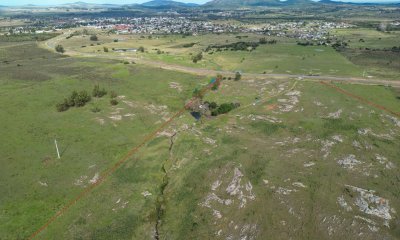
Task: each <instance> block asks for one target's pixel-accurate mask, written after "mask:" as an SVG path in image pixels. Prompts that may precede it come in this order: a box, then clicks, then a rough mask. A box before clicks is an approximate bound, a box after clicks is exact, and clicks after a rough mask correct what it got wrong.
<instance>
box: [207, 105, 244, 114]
mask: <svg viewBox="0 0 400 240" xmlns="http://www.w3.org/2000/svg"><path fill="white" fill-rule="evenodd" d="M211 104H213V103H210V105H209V108H210V110H211V116H218V115H220V114H225V113H228V112H230V111H232V110H233V109H235V108H238V107H239V106H240V104H239V103H223V104H221V105H220V106H219V107H218V105H217V104H216V103H214V104H215V105H214V104H213V106H212V107H215V108H214V109H212V108H211Z"/></svg>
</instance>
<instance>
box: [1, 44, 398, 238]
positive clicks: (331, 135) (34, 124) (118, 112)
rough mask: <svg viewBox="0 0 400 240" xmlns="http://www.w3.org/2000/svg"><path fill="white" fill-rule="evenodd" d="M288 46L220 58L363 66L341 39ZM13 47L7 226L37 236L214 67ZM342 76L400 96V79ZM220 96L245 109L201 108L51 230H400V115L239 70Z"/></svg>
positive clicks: (353, 234)
mask: <svg viewBox="0 0 400 240" xmlns="http://www.w3.org/2000/svg"><path fill="white" fill-rule="evenodd" d="M74 38H75V37H74ZM74 38H72V40H71V41H75V40H74ZM205 38H206V39H207V40H208V41H211V40H210V38H209V36H206V37H205ZM111 39H113V37H110V40H111ZM85 41H89V40H85ZM100 41H101V36H100ZM135 41H136V40H135ZM137 41H146V42H149V43H146V44H148V45H146V44H144V43H143V44H141V45H143V46H145V47H146V48H148V47H147V46H150V44H152V43H151V42H152V41H160V44H162V43H163V42H164V40H162V41H161V40H149V39H146V40H137ZM176 41H177V42H173V44H174V45H179V44H181V43H182V42H181V39H179V41H178V39H176ZM182 41H183V40H182ZM184 41H187V42H191V41H192V39H184ZM63 44H64V43H63ZM70 44H71V46H68V45H67V44H65V46H66V48H67V49H68V48H72V46H73V45H76V44H77V43H76V42H74V43H72V42H71V43H70ZM112 44H115V46H119V45H117V44H118V43H112ZM281 44H282V45H281ZM281 44H278V45H276V46H273V48H272V46H269V45H267V46H262V47H260V48H259V49H257V50H256V51H254V52H253V53H252V54H251V56H250V54H249V55H247V53H240V54H242V55H239V57H238V56H234V55H233V52H232V53H231V52H222V53H219V55H218V54H214V55H213V56H212V58H213V59H218V57H220V59H218V60H216V62H218V63H219V64H220V63H222V62H223V61H224V60H225V61H226V59H231V60H230V61H229V62H227V65H228V63H230V64H231V65H229V67H232V68H247V70H248V71H254V72H259V71H263V70H265V69H263V70H261V68H258V67H259V66H261V65H264V64H271V65H274V64H277V63H279V67H278V69H279V71H282V72H286V71H293V73H295V72H297V71H299V72H301V71H303V70H302V69H303V68H307V67H308V69H314V70H315V71H316V72H313V73H319V72H318V71H320V72H321V73H328V72H330V70H331V69H336V68H337V69H339V72H335V73H333V75H335V74H339V73H343V74H349V75H351V74H352V73H353V71H360V69H359V68H358V67H357V66H355V65H352V64H351V63H349V62H348V61H347V60H346V59H345V58H344V57H343V56H341V55H340V54H339V53H337V52H335V51H333V50H332V49H330V48H322V47H321V48H322V49H323V50H324V51H316V49H320V47H300V46H296V45H288V46H286V48H285V47H284V46H285V45H284V44H289V43H281ZM154 45H156V44H154ZM126 46H128V44H127V45H126ZM129 46H131V45H130V44H129ZM135 46H137V45H135ZM138 46H140V45H139V44H138ZM96 47H97V46H96ZM100 47H102V46H101V45H100V46H99V48H100ZM270 47H271V48H270ZM154 48H161V47H160V46H156V47H154ZM178 49H179V50H177V51H181V49H180V48H178ZM285 49H290V51H289V52H286V51H285ZM150 51H153V50H150ZM188 51H191V50H188ZM0 53H1V54H0V71H1V72H2V73H5V74H1V75H0V86H1V87H0V101H1V103H2V108H0V119H1V122H2V123H3V124H1V126H0V133H1V134H0V139H1V143H3V144H0V154H1V155H0V161H1V162H0V163H1V164H2V168H0V239H26V238H27V237H29V236H30V235H31V234H32V233H33V232H34V231H36V230H37V229H39V227H40V226H42V225H43V224H45V223H46V221H47V220H48V219H49V218H50V217H51V216H53V215H54V214H55V213H56V212H57V211H58V210H60V209H62V207H63V206H65V205H66V204H67V203H68V201H70V200H71V199H73V198H74V197H76V196H77V195H78V194H79V193H80V192H82V191H84V190H85V189H87V188H88V187H89V186H90V185H91V184H93V183H94V182H96V180H98V177H99V176H100V175H101V174H102V173H103V172H104V171H105V170H106V169H107V168H109V167H110V166H112V165H114V164H115V163H116V162H118V161H119V160H120V159H121V158H122V157H123V156H124V155H125V154H126V153H127V152H128V151H129V150H130V149H132V148H133V147H134V146H137V145H138V144H140V143H141V142H142V140H143V139H144V138H145V136H146V135H148V134H149V133H151V132H152V131H154V130H155V129H156V128H157V127H159V126H160V125H161V124H162V123H163V122H165V121H167V120H168V118H169V117H170V116H172V115H173V114H174V113H175V112H177V111H178V110H179V109H181V107H182V106H183V105H184V104H185V103H186V101H187V100H188V99H190V97H191V96H192V91H193V89H195V88H196V87H200V86H204V85H205V84H206V83H208V81H209V78H210V77H211V76H209V77H199V76H193V75H189V74H183V73H178V72H173V71H166V70H161V69H156V68H151V67H147V66H144V65H139V64H123V63H121V62H120V61H115V60H107V59H103V58H83V57H76V58H74V57H67V56H62V55H58V54H54V53H51V52H49V51H46V50H44V49H42V48H39V47H37V45H36V44H33V43H25V44H19V45H17V46H14V45H4V47H0ZM67 53H68V51H67ZM314 53H315V56H314V55H313V54H314ZM110 54H113V53H110ZM150 55H151V53H145V54H143V57H149V56H150ZM303 55H305V56H306V58H305V59H304V60H302V59H301V58H300V56H303ZM262 56H267V57H266V58H265V59H263V58H262ZM241 57H242V58H243V57H245V60H244V61H243V62H242V63H237V62H235V59H234V58H239V59H240V58H241ZM210 58H211V57H210ZM248 58H249V59H253V60H254V61H256V60H257V62H260V65H256V66H254V65H253V64H251V62H250V60H248V61H249V62H247V60H246V59H248ZM207 59H208V56H205V60H204V62H207ZM271 59H274V60H273V61H272V60H271ZM312 59H314V60H312ZM253 60H252V61H253ZM168 61H171V62H173V61H175V60H168ZM270 61H272V62H270ZM308 61H309V62H308ZM330 61H332V64H330ZM302 62H304V64H305V65H301V64H300V63H302ZM313 62H318V64H317V63H316V64H312V63H313ZM306 63H307V64H306ZM311 64H312V66H310V65H311ZM282 65H284V66H285V69H286V70H285V71H283V70H282V67H281V66H282ZM207 66H208V65H207ZM335 66H336V67H335ZM242 70H243V69H242ZM314 70H313V71H314ZM317 70H318V71H317ZM273 71H274V72H275V71H278V70H275V69H274V70H273ZM96 84H99V85H100V86H101V87H104V88H106V90H107V91H109V92H111V91H115V92H116V93H117V94H118V98H117V99H118V101H119V104H118V105H117V106H114V107H113V106H111V105H110V96H109V95H107V96H104V97H103V98H100V99H96V98H94V99H92V101H91V102H89V103H88V104H87V105H86V106H84V107H81V108H71V109H69V110H68V111H66V112H62V113H60V112H57V111H56V108H55V105H56V103H58V102H60V101H62V100H63V99H64V98H65V97H68V96H69V95H70V94H71V92H72V91H73V90H78V91H79V90H87V91H89V92H91V90H92V89H93V86H94V85H96ZM337 86H339V87H341V88H343V89H346V90H347V91H350V92H352V93H354V94H358V95H360V96H362V97H364V98H367V99H369V100H370V101H374V102H376V103H377V104H381V105H384V106H386V107H387V108H389V109H392V110H393V111H397V112H398V109H400V100H399V98H398V95H397V93H396V91H397V90H395V89H391V88H388V87H383V86H361V85H350V84H349V85H348V84H337ZM204 100H207V101H215V102H217V103H218V104H222V103H229V102H238V103H240V104H241V107H239V108H237V109H235V110H233V111H232V112H230V113H228V114H225V115H220V116H218V117H209V118H204V119H202V121H201V122H196V121H195V120H194V118H193V117H192V116H191V115H190V114H189V113H188V112H185V113H184V114H183V115H182V116H180V117H178V118H177V119H175V120H174V121H173V122H172V123H171V125H169V126H168V127H167V128H166V129H164V130H163V131H162V132H160V133H159V134H158V136H157V137H155V138H152V139H151V141H149V142H148V143H147V144H146V145H145V146H144V147H143V148H141V149H140V151H139V152H137V154H135V155H133V156H132V157H131V159H130V160H129V161H128V162H126V164H123V165H122V166H121V167H120V168H119V169H118V170H117V171H116V172H115V173H114V174H112V175H111V176H110V177H109V178H107V180H106V181H105V182H104V183H102V184H101V185H99V186H97V187H96V188H95V189H94V190H93V191H91V192H90V193H89V194H88V195H86V196H85V197H83V198H82V199H81V200H79V201H78V202H77V204H75V205H73V206H72V207H71V208H70V209H69V210H68V211H66V212H65V213H63V214H62V215H61V216H60V217H58V218H57V220H56V221H54V222H53V223H52V224H51V225H50V226H49V227H48V228H47V229H46V230H45V231H43V232H41V233H40V235H39V236H37V239H59V238H61V239H149V238H154V237H155V236H156V235H157V234H159V239H227V238H231V239H244V238H246V239H265V238H268V237H271V236H274V239H289V238H292V239H397V238H400V229H399V218H398V213H397V212H398V211H400V201H399V199H400V196H399V190H400V189H399V184H398V180H399V178H400V175H399V172H398V167H399V166H400V161H399V158H398V156H399V155H400V150H399V149H400V122H399V121H400V120H399V118H397V117H395V116H391V115H390V114H388V113H386V112H384V111H382V110H379V109H375V108H373V107H370V106H368V105H364V104H362V103H360V102H358V101H357V100H355V99H353V98H350V97H347V96H345V95H343V94H341V93H338V92H337V91H335V90H333V89H331V88H328V87H326V86H324V85H322V84H320V83H317V82H307V79H305V80H304V81H297V82H296V81H293V80H268V79H265V80H253V79H243V80H240V81H232V80H231V81H229V80H226V81H223V82H222V85H221V87H220V88H219V89H218V90H216V91H210V92H209V93H207V94H206V95H205V97H204ZM96 107H97V108H99V109H100V112H98V113H94V112H93V111H92V110H93V109H94V108H96ZM54 139H57V141H58V143H59V146H60V150H61V159H57V157H56V152H55V148H54ZM349 185H351V186H349ZM355 187H358V188H355ZM360 189H363V190H360ZM368 190H371V192H368ZM372 191H373V192H372ZM371 194H372V195H371ZM371 196H372V197H371ZM343 202H344V203H346V204H344V203H343ZM360 202H362V203H363V204H364V205H363V206H365V204H367V208H362V207H360V206H359V205H360V204H359V203H360ZM348 207H350V209H349V208H348ZM369 210H371V211H369ZM374 211H375V212H374ZM376 212H378V213H380V214H375V213H376ZM360 233H362V234H360Z"/></svg>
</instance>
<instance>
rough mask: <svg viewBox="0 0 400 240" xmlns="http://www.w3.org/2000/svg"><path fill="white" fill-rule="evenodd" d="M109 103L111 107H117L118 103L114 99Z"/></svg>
mask: <svg viewBox="0 0 400 240" xmlns="http://www.w3.org/2000/svg"><path fill="white" fill-rule="evenodd" d="M110 103H111V105H113V106H115V105H118V101H117V99H115V98H113V99H111V100H110Z"/></svg>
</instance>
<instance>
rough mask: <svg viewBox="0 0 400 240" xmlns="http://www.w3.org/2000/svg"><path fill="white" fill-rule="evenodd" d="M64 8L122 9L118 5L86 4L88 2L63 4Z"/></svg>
mask: <svg viewBox="0 0 400 240" xmlns="http://www.w3.org/2000/svg"><path fill="white" fill-rule="evenodd" d="M62 6H63V7H68V8H117V7H121V5H117V4H96V3H86V2H74V3H66V4H63V5H62Z"/></svg>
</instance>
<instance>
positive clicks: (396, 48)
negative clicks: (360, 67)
mask: <svg viewBox="0 0 400 240" xmlns="http://www.w3.org/2000/svg"><path fill="white" fill-rule="evenodd" d="M359 49H360V50H362V49H363V48H359ZM364 50H367V51H384V52H395V53H398V52H400V46H398V47H397V46H394V47H391V48H364Z"/></svg>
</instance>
